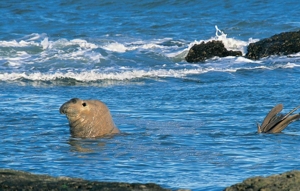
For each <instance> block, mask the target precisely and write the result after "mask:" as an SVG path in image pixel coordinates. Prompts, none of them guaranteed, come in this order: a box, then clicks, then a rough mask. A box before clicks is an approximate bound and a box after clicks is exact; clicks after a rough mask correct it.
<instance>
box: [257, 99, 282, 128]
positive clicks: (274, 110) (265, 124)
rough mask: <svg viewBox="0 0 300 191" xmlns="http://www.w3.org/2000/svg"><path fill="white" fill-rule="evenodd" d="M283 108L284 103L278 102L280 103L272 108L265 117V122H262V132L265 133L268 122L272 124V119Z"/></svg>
mask: <svg viewBox="0 0 300 191" xmlns="http://www.w3.org/2000/svg"><path fill="white" fill-rule="evenodd" d="M282 109H283V105H282V104H278V105H276V106H275V107H273V108H272V109H271V111H270V112H269V113H268V115H267V116H266V117H265V119H264V121H263V123H262V124H261V126H260V131H261V132H262V133H264V132H266V131H267V130H266V126H267V125H268V124H270V121H271V120H272V119H274V117H275V116H276V115H277V114H278V113H279V112H280V111H282Z"/></svg>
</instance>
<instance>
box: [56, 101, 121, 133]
mask: <svg viewBox="0 0 300 191" xmlns="http://www.w3.org/2000/svg"><path fill="white" fill-rule="evenodd" d="M59 110H60V113H61V114H65V115H66V116H67V119H68V121H69V125H70V133H71V135H72V137H101V136H106V135H110V134H116V133H120V131H119V129H118V128H117V127H116V125H115V124H114V122H113V119H112V116H111V114H110V111H109V109H108V107H107V106H106V105H105V104H104V103H103V102H101V101H99V100H81V99H78V98H73V99H71V100H69V101H68V102H66V103H64V104H63V105H62V106H61V107H60V109H59Z"/></svg>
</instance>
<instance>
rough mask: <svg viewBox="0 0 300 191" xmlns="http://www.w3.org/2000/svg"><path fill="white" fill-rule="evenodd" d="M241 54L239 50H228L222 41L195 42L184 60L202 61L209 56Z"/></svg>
mask: <svg viewBox="0 0 300 191" xmlns="http://www.w3.org/2000/svg"><path fill="white" fill-rule="evenodd" d="M215 56H218V57H226V56H242V52H241V51H232V50H230V51H228V50H227V49H226V48H225V46H224V44H223V42H222V41H215V40H213V41H209V42H207V43H204V42H202V43H200V44H195V45H194V46H193V47H192V48H191V49H190V50H189V52H188V54H187V56H186V57H185V60H186V61H187V62H204V61H205V60H207V59H209V58H213V57H215Z"/></svg>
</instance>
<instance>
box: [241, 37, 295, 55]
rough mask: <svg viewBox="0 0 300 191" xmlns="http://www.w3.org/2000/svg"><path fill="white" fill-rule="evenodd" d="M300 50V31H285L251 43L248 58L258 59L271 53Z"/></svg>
mask: <svg viewBox="0 0 300 191" xmlns="http://www.w3.org/2000/svg"><path fill="white" fill-rule="evenodd" d="M297 52H300V31H297V32H284V33H280V34H277V35H274V36H272V37H270V38H266V39H263V40H260V41H258V42H255V43H250V44H249V46H248V48H247V54H246V58H249V59H253V60H257V59H260V58H263V57H268V56H271V55H288V54H294V53H297Z"/></svg>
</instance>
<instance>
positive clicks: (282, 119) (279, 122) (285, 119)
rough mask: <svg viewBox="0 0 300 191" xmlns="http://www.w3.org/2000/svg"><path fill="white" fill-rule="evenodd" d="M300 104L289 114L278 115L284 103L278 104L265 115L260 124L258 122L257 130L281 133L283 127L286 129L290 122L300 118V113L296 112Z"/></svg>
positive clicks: (259, 131)
mask: <svg viewBox="0 0 300 191" xmlns="http://www.w3.org/2000/svg"><path fill="white" fill-rule="evenodd" d="M299 108H300V106H298V107H296V108H295V109H293V110H291V111H290V112H289V113H288V114H286V115H283V114H280V115H277V114H278V113H279V112H281V111H282V109H283V105H282V104H278V105H276V106H275V107H274V108H272V109H271V111H270V112H269V113H268V115H267V116H266V117H265V119H264V121H263V123H262V124H261V125H260V124H259V123H257V132H258V133H280V132H281V131H282V130H283V129H285V128H286V127H287V126H288V125H289V124H290V123H292V122H293V121H296V120H298V119H300V114H299V113H297V114H294V115H291V114H292V113H294V112H295V111H296V110H297V109H299Z"/></svg>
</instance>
